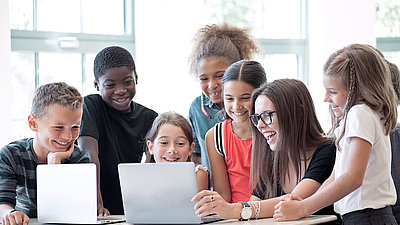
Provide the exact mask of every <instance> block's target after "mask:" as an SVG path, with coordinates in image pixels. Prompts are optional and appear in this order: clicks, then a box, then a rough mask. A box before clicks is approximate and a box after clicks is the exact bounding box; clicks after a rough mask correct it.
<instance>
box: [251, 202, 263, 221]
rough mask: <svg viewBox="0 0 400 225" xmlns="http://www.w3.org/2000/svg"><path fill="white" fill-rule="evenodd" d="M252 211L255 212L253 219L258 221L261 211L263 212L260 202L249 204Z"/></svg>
mask: <svg viewBox="0 0 400 225" xmlns="http://www.w3.org/2000/svg"><path fill="white" fill-rule="evenodd" d="M249 204H250V206H251V209H252V211H253V215H254V217H253V219H258V217H259V216H260V211H261V203H260V201H251V202H249Z"/></svg>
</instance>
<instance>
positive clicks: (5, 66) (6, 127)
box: [0, 0, 13, 147]
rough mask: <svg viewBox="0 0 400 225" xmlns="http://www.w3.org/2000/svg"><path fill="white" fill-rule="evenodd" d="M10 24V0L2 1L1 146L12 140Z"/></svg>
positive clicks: (0, 36) (0, 56)
mask: <svg viewBox="0 0 400 225" xmlns="http://www.w3.org/2000/svg"><path fill="white" fill-rule="evenodd" d="M10 52H11V42H10V25H9V12H8V0H2V1H0V59H1V60H0V80H1V83H2V85H1V88H0V105H1V108H0V146H1V147H2V146H4V145H5V144H7V143H9V142H10V141H11V140H10V139H11V130H10V127H11V107H10V106H11V103H12V101H13V96H12V95H11V94H10V93H11V79H10Z"/></svg>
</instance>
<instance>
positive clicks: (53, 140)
mask: <svg viewBox="0 0 400 225" xmlns="http://www.w3.org/2000/svg"><path fill="white" fill-rule="evenodd" d="M81 117H82V108H79V109H71V108H69V107H66V106H62V105H59V104H52V105H50V106H48V107H47V109H46V114H45V115H43V116H42V117H39V118H36V117H35V116H33V115H30V116H29V123H30V127H31V129H32V130H33V131H35V132H36V138H35V140H34V148H36V149H35V152H37V151H39V152H40V153H43V154H48V153H49V152H65V151H67V149H69V148H70V147H71V145H73V144H74V141H75V140H76V139H77V138H78V136H79V128H80V124H81Z"/></svg>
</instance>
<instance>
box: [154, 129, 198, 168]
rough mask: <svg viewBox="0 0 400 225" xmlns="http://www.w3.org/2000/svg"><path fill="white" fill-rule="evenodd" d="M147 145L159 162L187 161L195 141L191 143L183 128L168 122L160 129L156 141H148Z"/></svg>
mask: <svg viewBox="0 0 400 225" xmlns="http://www.w3.org/2000/svg"><path fill="white" fill-rule="evenodd" d="M147 146H148V148H149V151H150V153H151V154H152V155H153V156H154V160H155V161H156V162H157V163H160V162H187V160H188V158H189V156H190V155H191V154H192V151H193V148H194V142H193V143H189V141H188V139H187V138H186V136H185V133H184V132H183V130H182V128H180V127H178V126H175V125H172V124H168V123H167V124H164V125H162V126H161V127H160V128H159V129H158V134H157V137H156V138H155V140H154V142H151V141H147Z"/></svg>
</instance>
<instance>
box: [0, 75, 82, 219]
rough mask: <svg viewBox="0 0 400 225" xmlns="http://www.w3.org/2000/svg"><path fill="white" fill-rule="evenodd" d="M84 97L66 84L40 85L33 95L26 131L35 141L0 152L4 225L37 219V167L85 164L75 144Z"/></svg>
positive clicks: (0, 210)
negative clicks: (30, 133)
mask: <svg viewBox="0 0 400 225" xmlns="http://www.w3.org/2000/svg"><path fill="white" fill-rule="evenodd" d="M82 104H83V98H82V96H81V95H80V93H79V92H78V90H76V89H75V88H74V87H71V86H69V85H67V84H65V83H62V82H61V83H50V84H46V85H43V86H40V87H39V88H38V89H37V90H36V91H35V93H34V98H33V102H32V109H31V114H30V115H29V116H28V125H29V128H30V129H31V130H32V131H33V132H35V135H34V138H26V139H22V140H18V141H14V142H12V143H10V144H8V145H6V146H4V147H3V148H1V149H0V180H1V182H0V217H1V218H2V223H3V224H4V225H8V224H12V225H14V224H17V225H21V224H28V223H29V218H32V217H36V216H37V209H36V198H37V190H36V167H37V165H38V164H60V163H88V162H90V160H89V157H88V156H87V155H86V154H85V153H84V152H83V151H82V150H81V149H80V148H79V147H78V146H77V145H75V144H74V142H75V140H76V138H77V137H78V135H79V128H80V124H81V117H82Z"/></svg>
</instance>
